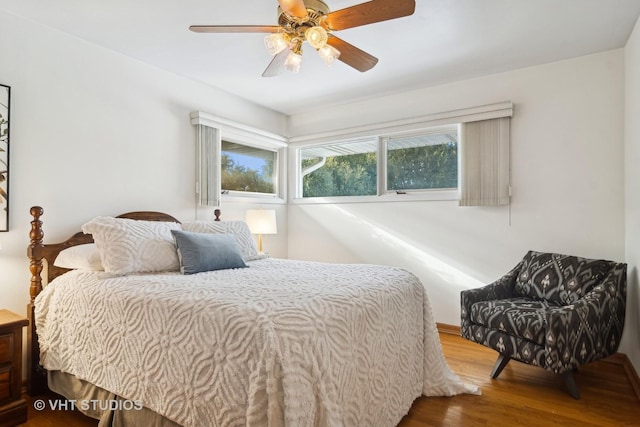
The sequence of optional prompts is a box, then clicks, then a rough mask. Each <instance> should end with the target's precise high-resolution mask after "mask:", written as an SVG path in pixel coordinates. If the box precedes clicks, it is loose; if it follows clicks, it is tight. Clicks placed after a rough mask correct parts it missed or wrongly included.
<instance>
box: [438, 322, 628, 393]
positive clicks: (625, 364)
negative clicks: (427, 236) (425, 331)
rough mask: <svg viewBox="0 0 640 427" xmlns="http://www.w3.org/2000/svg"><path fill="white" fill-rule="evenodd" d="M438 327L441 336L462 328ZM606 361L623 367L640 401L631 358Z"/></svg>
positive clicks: (614, 356)
mask: <svg viewBox="0 0 640 427" xmlns="http://www.w3.org/2000/svg"><path fill="white" fill-rule="evenodd" d="M436 326H437V328H438V332H439V333H441V334H449V335H458V336H459V335H460V326H456V325H447V324H446V323H436ZM604 361H606V362H609V363H615V364H616V365H622V368H623V369H624V372H625V373H626V374H627V377H628V378H629V382H630V383H631V386H632V387H633V390H634V391H635V392H636V397H637V398H638V400H640V377H639V376H638V372H636V370H635V368H634V367H633V364H632V363H631V360H629V357H627V355H626V354H624V353H615V354H612V355H611V356H609V357H607V358H606V359H604Z"/></svg>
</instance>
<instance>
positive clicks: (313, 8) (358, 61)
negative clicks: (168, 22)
mask: <svg viewBox="0 0 640 427" xmlns="http://www.w3.org/2000/svg"><path fill="white" fill-rule="evenodd" d="M278 3H279V5H280V6H279V7H278V25H192V26H190V27H189V29H190V30H191V31H194V32H196V33H268V34H269V35H267V36H266V37H265V47H266V48H267V51H268V52H269V53H270V54H271V55H273V56H274V58H273V60H272V61H271V63H270V64H269V66H268V67H267V69H266V70H265V71H264V73H262V76H263V77H274V76H277V75H280V74H282V72H283V71H284V70H285V69H287V70H289V71H291V72H294V73H297V72H298V71H299V70H300V65H301V63H302V44H303V43H304V42H307V43H309V45H311V46H312V47H313V48H314V49H316V50H317V51H318V54H319V55H320V57H321V58H322V59H323V60H324V62H325V63H327V65H331V64H332V63H333V61H335V60H336V59H338V60H340V61H342V62H344V63H345V64H347V65H349V66H351V67H353V68H355V69H356V70H358V71H360V72H365V71H368V70H370V69H371V68H373V67H374V66H375V65H376V64H377V63H378V58H376V57H375V56H372V55H370V54H368V53H367V52H365V51H363V50H361V49H359V48H357V47H355V46H353V45H351V44H349V43H347V42H346V41H344V40H342V39H340V38H338V37H336V36H335V35H333V32H334V31H338V30H345V29H347V28H353V27H359V26H361V25H367V24H373V23H375V22H381V21H386V20H389V19H395V18H401V17H403V16H409V15H412V14H413V12H414V10H415V7H416V2H415V0H371V1H368V2H366V3H361V4H357V5H355V6H351V7H347V8H344V9H340V10H337V11H335V12H331V11H330V10H329V7H328V6H327V5H326V4H325V2H324V1H322V0H278Z"/></svg>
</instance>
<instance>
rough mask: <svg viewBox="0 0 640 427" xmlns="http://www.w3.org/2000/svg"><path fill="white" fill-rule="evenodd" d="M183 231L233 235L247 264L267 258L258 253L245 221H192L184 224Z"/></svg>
mask: <svg viewBox="0 0 640 427" xmlns="http://www.w3.org/2000/svg"><path fill="white" fill-rule="evenodd" d="M182 229H183V230H185V231H190V232H192V233H213V234H233V235H234V236H235V238H236V241H237V242H238V245H239V246H240V253H242V259H243V260H244V261H245V262H246V261H252V260H254V259H262V258H266V255H264V254H259V253H258V248H257V247H256V242H255V240H253V235H252V234H251V231H250V230H249V226H248V225H247V223H246V222H244V221H192V222H185V223H183V224H182Z"/></svg>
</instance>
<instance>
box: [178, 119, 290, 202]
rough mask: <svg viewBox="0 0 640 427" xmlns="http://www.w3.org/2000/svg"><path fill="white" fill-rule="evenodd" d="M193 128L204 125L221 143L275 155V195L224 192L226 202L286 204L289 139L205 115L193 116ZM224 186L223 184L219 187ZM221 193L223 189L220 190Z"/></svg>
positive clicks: (223, 197) (223, 196)
mask: <svg viewBox="0 0 640 427" xmlns="http://www.w3.org/2000/svg"><path fill="white" fill-rule="evenodd" d="M190 116H191V124H192V125H198V124H201V125H205V126H209V127H212V128H216V129H218V131H219V132H220V140H225V141H229V142H233V143H236V144H241V145H246V146H247V147H253V148H259V149H262V150H268V151H273V152H275V153H276V156H277V159H276V170H277V173H276V183H275V184H276V193H275V194H274V193H269V194H267V193H254V192H251V193H250V192H243V191H223V192H222V199H221V200H222V201H223V202H244V203H256V202H259V203H264V204H285V203H286V200H287V171H286V169H287V168H286V167H285V165H287V164H288V163H287V146H288V144H287V143H288V141H287V138H285V137H283V136H280V135H277V134H274V133H271V132H267V131H264V130H262V129H258V128H255V127H253V126H249V125H245V124H242V123H238V122H235V121H233V120H229V119H225V118H222V117H218V116H215V115H213V114H209V113H205V112H202V111H194V112H192V113H191V115H190ZM219 185H220V186H222V183H219ZM221 191H222V189H221Z"/></svg>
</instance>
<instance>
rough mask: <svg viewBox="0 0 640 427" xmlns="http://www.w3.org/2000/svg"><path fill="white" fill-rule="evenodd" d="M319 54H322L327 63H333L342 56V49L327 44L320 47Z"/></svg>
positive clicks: (321, 56)
mask: <svg viewBox="0 0 640 427" xmlns="http://www.w3.org/2000/svg"><path fill="white" fill-rule="evenodd" d="M318 55H320V58H322V60H323V61H324V63H325V64H327V65H331V64H333V61H335V60H336V59H338V57H339V56H340V51H339V50H338V49H336V48H335V47H333V46H330V45H325V46H324V47H322V48H320V49H318Z"/></svg>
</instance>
